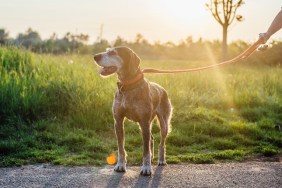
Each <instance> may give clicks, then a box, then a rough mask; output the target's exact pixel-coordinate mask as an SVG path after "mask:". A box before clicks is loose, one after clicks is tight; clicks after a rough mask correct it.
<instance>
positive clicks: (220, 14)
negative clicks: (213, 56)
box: [206, 0, 244, 60]
mask: <svg viewBox="0 0 282 188" xmlns="http://www.w3.org/2000/svg"><path fill="white" fill-rule="evenodd" d="M243 3H244V1H243V0H210V3H206V6H207V8H208V9H209V10H210V12H211V13H212V16H213V17H214V18H215V19H216V21H217V22H218V23H219V24H220V25H221V26H222V60H226V58H227V32H228V26H229V25H230V24H231V23H232V22H233V20H234V19H235V18H236V19H237V20H238V21H242V20H243V17H242V16H241V15H236V11H237V9H238V8H239V7H240V6H241V5H242V4H243Z"/></svg>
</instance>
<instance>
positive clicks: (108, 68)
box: [94, 46, 140, 79]
mask: <svg viewBox="0 0 282 188" xmlns="http://www.w3.org/2000/svg"><path fill="white" fill-rule="evenodd" d="M94 60H95V61H96V63H97V64H98V65H99V66H101V67H102V68H101V69H100V70H99V72H98V73H99V74H100V75H102V76H108V75H111V74H113V73H117V74H118V75H119V77H120V78H122V79H128V78H129V79H130V78H132V77H134V76H135V75H136V73H137V71H138V69H139V64H140V58H139V57H138V56H137V55H136V54H135V53H134V52H133V51H132V50H131V49H130V48H127V47H123V46H122V47H115V48H109V49H107V50H106V52H102V53H99V54H96V55H94Z"/></svg>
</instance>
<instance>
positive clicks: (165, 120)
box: [157, 93, 172, 166]
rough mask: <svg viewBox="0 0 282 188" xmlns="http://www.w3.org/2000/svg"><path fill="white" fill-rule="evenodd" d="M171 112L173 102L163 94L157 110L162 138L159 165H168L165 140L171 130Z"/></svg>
mask: <svg viewBox="0 0 282 188" xmlns="http://www.w3.org/2000/svg"><path fill="white" fill-rule="evenodd" d="M171 113H172V106H171V103H170V101H169V99H168V97H167V95H166V93H164V95H163V96H162V101H161V104H160V106H159V109H158V110H157V117H158V120H159V124H160V129H161V132H160V134H161V140H160V145H159V159H158V165H159V166H162V165H166V160H165V155H166V154H165V153H166V146H165V141H166V137H167V135H168V133H169V132H170V118H171Z"/></svg>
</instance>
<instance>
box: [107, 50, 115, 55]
mask: <svg viewBox="0 0 282 188" xmlns="http://www.w3.org/2000/svg"><path fill="white" fill-rule="evenodd" d="M108 55H117V52H116V51H115V50H111V51H109V52H108Z"/></svg>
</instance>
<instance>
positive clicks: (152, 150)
mask: <svg viewBox="0 0 282 188" xmlns="http://www.w3.org/2000/svg"><path fill="white" fill-rule="evenodd" d="M150 145H151V154H152V156H151V162H152V163H153V161H154V137H153V134H152V133H151V143H150Z"/></svg>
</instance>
